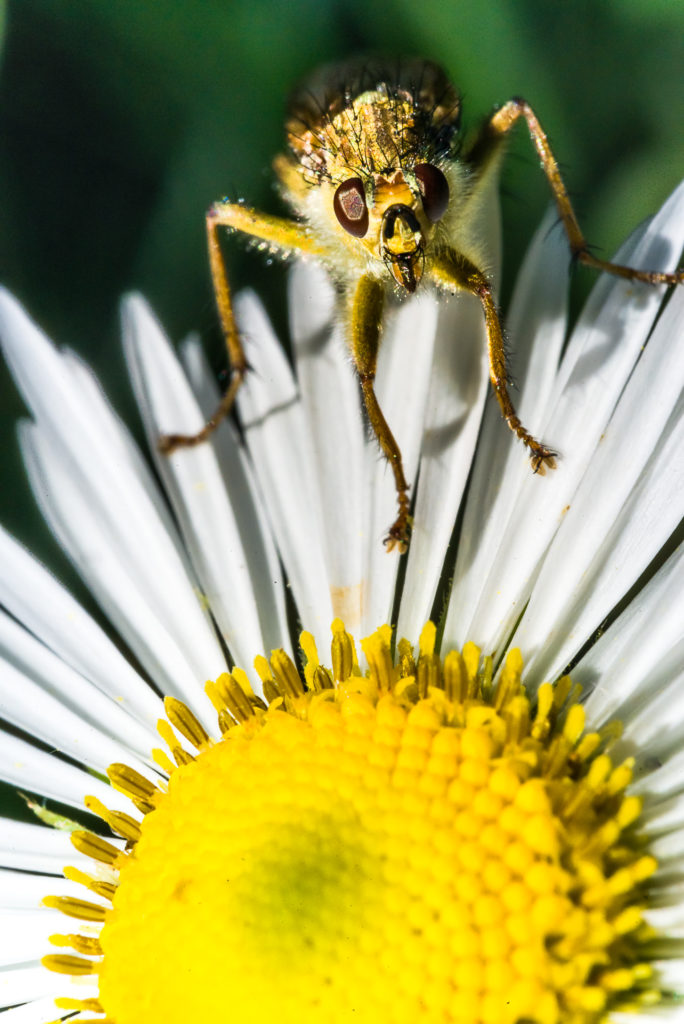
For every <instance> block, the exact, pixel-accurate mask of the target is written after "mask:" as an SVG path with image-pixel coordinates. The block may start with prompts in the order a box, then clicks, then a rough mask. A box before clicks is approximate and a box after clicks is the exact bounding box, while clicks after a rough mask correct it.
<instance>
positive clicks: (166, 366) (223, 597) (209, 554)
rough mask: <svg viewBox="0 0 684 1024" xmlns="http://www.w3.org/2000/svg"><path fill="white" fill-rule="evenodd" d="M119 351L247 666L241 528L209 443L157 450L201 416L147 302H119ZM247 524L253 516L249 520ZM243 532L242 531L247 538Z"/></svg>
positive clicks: (248, 627)
mask: <svg viewBox="0 0 684 1024" xmlns="http://www.w3.org/2000/svg"><path fill="white" fill-rule="evenodd" d="M122 319H123V328H124V331H123V333H124V350H125V354H126V358H127V362H128V365H129V368H130V372H131V378H132V381H133V385H134V388H135V391H136V394H137V398H138V404H139V406H140V409H141V412H142V415H143V421H144V424H145V428H146V431H147V439H148V443H149V445H150V449H151V451H152V452H153V453H154V457H155V464H156V466H157V471H158V472H159V474H160V476H161V478H162V480H163V481H164V485H165V488H166V491H167V493H168V495H169V497H170V499H171V501H172V504H173V507H174V509H175V512H176V516H177V518H178V521H179V523H180V527H181V531H182V533H183V536H184V538H185V542H186V545H187V547H188V550H189V552H190V556H191V558H192V561H193V565H194V567H195V571H196V572H197V575H198V577H199V579H200V581H201V583H202V586H203V589H204V592H205V594H206V596H207V599H208V601H209V605H210V607H211V610H212V614H213V615H214V617H215V618H216V620H217V622H218V623H219V626H220V628H221V631H222V633H223V636H224V639H225V640H226V642H227V644H228V647H229V648H230V651H231V654H232V656H233V658H234V659H235V660H236V661H237V663H238V664H241V665H246V666H249V667H251V665H252V662H253V660H254V657H255V656H256V655H257V654H258V653H261V652H262V651H263V646H264V644H263V637H262V635H261V629H260V626H259V619H258V615H257V608H256V599H255V596H254V589H253V587H252V583H251V578H250V574H249V567H248V563H247V559H246V556H245V552H244V549H243V542H242V538H241V536H240V530H239V528H238V524H237V521H236V518H235V514H234V511H233V507H232V504H231V501H230V492H229V493H226V489H225V487H224V484H223V478H222V476H221V472H220V469H219V465H218V460H217V457H216V452H215V451H214V448H213V446H212V444H200V445H197V446H196V447H194V448H185V449H180V450H178V451H176V452H174V454H173V455H171V456H170V457H167V456H163V455H160V454H159V453H158V452H157V450H156V442H157V439H158V438H159V436H160V434H163V433H186V434H194V433H196V432H197V431H198V430H200V429H201V428H202V427H203V426H204V422H205V419H204V415H203V413H202V412H201V411H200V409H199V406H198V404H197V401H196V399H195V397H194V395H193V394H192V391H191V390H190V387H189V385H188V382H187V379H186V377H185V374H184V373H183V371H182V369H181V367H180V365H179V363H178V360H177V359H176V356H175V355H174V353H173V352H172V351H171V348H170V345H169V343H168V341H167V340H166V338H165V337H164V335H163V334H162V331H161V329H160V327H159V324H158V323H157V321H156V320H155V318H154V316H153V315H152V313H151V311H150V309H149V307H148V306H147V303H145V302H144V301H143V299H142V298H140V297H139V296H130V297H129V298H128V300H127V301H126V302H125V303H124V304H123V306H122ZM249 526H250V528H251V531H253V530H254V528H255V520H254V519H252V522H251V524H249ZM248 538H249V534H247V539H248Z"/></svg>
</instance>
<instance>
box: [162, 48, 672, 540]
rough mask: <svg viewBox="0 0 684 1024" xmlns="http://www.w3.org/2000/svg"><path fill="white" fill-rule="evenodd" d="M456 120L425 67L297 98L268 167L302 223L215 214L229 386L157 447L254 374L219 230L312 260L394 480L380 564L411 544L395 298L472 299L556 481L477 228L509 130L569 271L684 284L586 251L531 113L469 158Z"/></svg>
mask: <svg viewBox="0 0 684 1024" xmlns="http://www.w3.org/2000/svg"><path fill="white" fill-rule="evenodd" d="M460 117H461V103H460V98H459V95H458V93H457V91H456V90H455V88H454V86H453V85H452V84H451V83H450V82H449V80H448V78H447V77H446V75H445V73H444V72H443V71H442V70H441V68H439V67H437V66H436V65H435V64H432V63H430V62H429V61H420V60H406V61H403V62H400V63H399V65H398V66H397V65H396V63H395V64H394V66H393V67H392V65H391V64H387V65H384V64H383V63H382V62H373V61H371V62H365V63H360V62H357V63H346V64H340V65H336V66H332V67H327V68H323V69H321V70H320V71H318V72H317V73H316V74H314V75H313V77H312V78H311V79H309V80H308V81H307V82H305V83H304V85H303V86H302V87H301V88H300V89H299V90H298V91H297V92H296V93H295V95H294V97H293V100H292V104H291V108H290V114H289V118H288V120H287V124H286V132H287V143H288V152H287V154H284V155H280V156H278V157H277V158H276V160H275V165H274V166H275V171H276V174H277V176H278V178H279V180H280V185H281V190H282V193H283V196H284V198H285V199H286V201H287V202H288V204H289V205H290V206H291V207H292V209H293V210H294V212H295V214H296V218H297V219H296V220H288V219H285V218H281V217H274V216H271V215H270V214H263V213H259V212H258V211H256V210H253V209H250V208H249V207H246V206H244V205H243V204H241V203H232V202H228V201H227V200H224V201H223V202H219V203H216V204H215V205H214V206H212V207H211V209H210V210H209V212H208V214H207V236H208V243H209V258H210V264H211V273H212V277H213V283H214V289H215V292H216V301H217V305H218V311H219V315H220V319H221V324H222V327H223V332H224V335H225V339H226V344H227V347H228V354H229V358H230V365H231V379H230V384H229V387H228V389H227V391H226V393H225V395H224V396H223V399H222V401H221V404H220V405H219V407H218V409H217V410H216V412H215V414H214V416H213V417H212V419H211V420H209V422H208V423H207V424H206V425H205V427H204V428H203V429H202V430H201V431H200V432H199V433H198V434H196V435H183V434H171V435H167V436H164V437H162V438H161V439H160V448H161V450H162V451H165V452H172V451H174V450H175V449H177V448H179V447H184V446H190V445H195V444H199V443H201V442H202V441H204V440H206V438H207V437H208V436H209V435H210V434H211V433H212V431H213V430H214V429H215V428H216V426H217V425H218V424H219V423H220V421H221V420H222V419H223V418H224V416H225V415H226V414H227V412H228V411H229V410H230V408H231V406H232V404H233V402H234V400H235V396H236V394H237V391H238V389H239V387H240V384H241V383H242V381H243V380H244V378H245V374H246V373H247V370H248V367H247V362H246V359H245V354H244V351H243V347H242V344H241V341H240V337H239V334H238V331H237V328H236V325H235V320H234V317H233V310H232V305H231V297H230V288H229V285H228V279H227V276H226V270H225V265H224V262H223V258H222V255H221V250H220V247H219V240H218V228H219V227H227V228H229V229H232V230H233V231H240V232H242V233H243V234H245V235H248V236H250V237H252V238H254V239H259V240H260V241H261V242H262V243H265V244H266V245H267V247H268V249H269V250H270V251H271V252H273V253H274V254H279V255H282V256H288V255H290V254H292V253H299V254H302V255H304V256H308V257H312V258H315V259H317V260H319V261H320V262H321V263H322V264H323V265H324V266H325V267H326V268H327V270H328V272H329V273H330V275H331V276H332V278H333V279H334V280H335V282H336V283H337V286H338V289H339V292H340V303H341V307H342V310H343V313H344V316H345V319H346V324H347V344H348V345H349V349H350V352H351V356H352V359H353V362H354V365H355V367H356V371H357V373H358V377H359V382H360V386H361V392H362V396H363V401H364V404H365V408H366V412H367V414H368V419H369V422H370V425H371V428H372V430H373V432H374V434H375V437H376V438H377V440H378V443H379V445H380V447H381V449H382V451H383V453H384V455H385V457H386V458H387V460H388V462H389V464H390V466H391V468H392V472H393V474H394V482H395V486H396V493H397V504H398V514H397V517H396V519H395V521H394V522H393V523H392V525H391V527H390V528H389V531H388V534H387V537H386V538H385V544H386V547H387V549H388V550H392V549H393V548H397V549H398V550H399V551H400V552H404V551H406V549H407V546H408V541H409V532H410V502H409V485H408V483H407V481H406V477H405V475H404V469H403V465H402V457H401V451H400V449H399V446H398V445H397V442H396V441H395V439H394V435H393V434H392V430H391V427H390V425H389V424H388V423H387V421H386V420H385V417H384V415H383V413H382V410H381V408H380V406H379V404H378V400H377V398H376V395H375V390H374V381H375V369H376V363H377V356H378V349H379V347H380V343H381V338H382V318H383V308H384V306H385V303H386V301H387V298H388V295H389V293H391V292H392V291H394V292H395V293H398V294H399V295H410V294H412V293H413V292H415V291H416V289H417V288H419V287H425V286H431V287H433V288H436V289H438V290H441V291H443V292H446V293H452V292H460V291H465V292H470V293H471V294H473V295H475V296H476V297H477V298H478V299H479V301H480V303H481V305H482V311H483V314H484V319H485V327H486V335H487V351H488V356H489V374H490V379H491V383H492V387H493V389H494V393H495V395H496V397H497V400H498V402H499V406H500V408H501V412H502V415H503V417H504V419H505V420H506V423H507V424H508V426H509V427H510V429H511V430H512V431H513V432H514V434H516V436H517V437H518V438H519V439H520V440H521V441H522V443H523V444H524V445H526V446H527V448H528V449H529V452H530V458H531V463H532V468H533V470H534V472H535V473H544V471H545V469H546V468H547V467H548V468H551V469H553V468H554V467H555V457H556V453H555V452H554V451H552V450H551V449H550V448H548V447H547V446H546V445H545V444H543V443H542V442H541V441H539V440H537V439H536V438H535V437H533V436H532V434H531V433H530V432H529V431H528V430H527V429H526V427H524V426H523V424H522V423H521V422H520V420H519V418H518V416H517V415H516V411H515V408H514V406H513V403H512V401H511V398H510V395H509V392H508V385H507V372H506V361H505V353H504V344H503V332H502V327H501V320H500V318H499V314H498V312H497V308H496V304H495V301H494V298H493V295H492V285H491V282H490V280H489V278H488V275H487V273H486V270H485V268H486V267H487V265H488V262H487V258H486V254H485V255H484V256H483V254H482V240H481V239H480V238H478V237H476V229H475V228H474V219H475V216H476V214H477V211H478V205H479V203H480V201H481V198H482V195H483V192H484V190H485V189H486V187H487V186H488V184H489V183H490V182H491V181H492V177H493V176H494V177H495V176H496V175H497V174H498V171H499V166H500V163H501V159H502V156H503V152H504V143H505V141H506V138H507V136H508V133H509V132H510V131H511V129H512V128H513V126H514V125H515V123H516V122H517V121H518V120H519V119H520V118H522V119H523V120H524V121H525V123H526V124H527V129H528V131H529V133H530V136H531V138H532V141H533V143H534V145H535V148H536V150H537V154H538V156H539V159H540V162H541V166H542V169H543V171H544V173H545V175H546V177H547V179H548V182H549V185H550V186H551V191H552V193H553V197H554V200H555V202H556V206H557V208H558V213H559V215H560V219H561V221H562V224H563V226H564V228H565V232H566V234H567V237H568V242H569V244H570V248H571V250H572V253H573V256H574V257H575V258H576V259H577V260H579V261H580V262H581V263H585V264H587V265H588V266H591V267H594V268H596V269H597V270H603V271H608V272H609V273H611V274H617V275H619V276H621V277H625V278H628V279H631V280H637V281H645V282H648V283H650V284H668V285H670V284H678V283H681V282H682V281H683V280H684V274H682V273H681V272H680V273H676V274H667V273H661V272H656V271H654V272H650V271H642V270H635V269H633V268H631V267H625V266H619V265H617V264H614V263H609V262H607V261H605V260H601V259H598V258H596V257H595V256H594V255H592V254H591V253H590V252H589V251H588V248H587V245H586V242H585V239H584V236H583V235H582V232H581V230H580V228H579V224H578V223H577V218H576V217H575V213H574V211H573V209H572V206H571V204H570V200H569V198H568V193H567V191H566V188H565V185H564V184H563V181H562V179H561V176H560V172H559V169H558V164H557V162H556V159H555V157H554V155H553V153H552V151H551V148H550V146H549V142H548V139H547V137H546V135H545V133H544V130H543V129H542V127H541V125H540V123H539V121H538V120H537V117H536V115H535V113H534V111H533V110H532V109H531V107H530V106H529V105H528V104H527V103H526V102H525V100H523V99H519V98H515V99H511V100H509V101H508V103H505V104H504V105H503V106H502V107H500V108H499V109H498V110H496V111H495V112H494V114H492V116H491V117H490V118H489V119H488V120H487V121H485V123H484V124H483V125H482V127H481V129H480V132H479V134H478V135H477V136H476V138H475V140H474V142H473V143H472V144H471V145H470V146H469V147H468V148H466V149H463V150H461V149H460V137H459V127H460ZM455 342H456V339H455Z"/></svg>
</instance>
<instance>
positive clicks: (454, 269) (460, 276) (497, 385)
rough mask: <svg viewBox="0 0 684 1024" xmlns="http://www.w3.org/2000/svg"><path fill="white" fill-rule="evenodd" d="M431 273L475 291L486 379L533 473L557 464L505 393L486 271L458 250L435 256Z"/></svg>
mask: <svg viewBox="0 0 684 1024" xmlns="http://www.w3.org/2000/svg"><path fill="white" fill-rule="evenodd" d="M430 276H431V278H432V280H433V281H434V282H435V284H437V285H439V287H441V288H444V289H445V290H447V291H467V292H470V293H471V295H476V296H477V298H478V299H479V300H480V303H481V304H482V311H483V313H484V318H485V330H486V332H487V355H488V357H489V379H490V381H491V382H492V387H493V388H494V394H495V395H496V398H497V401H498V403H499V407H500V409H501V413H502V415H503V417H504V419H505V420H506V423H507V424H508V426H509V427H510V428H511V430H512V431H513V433H514V434H515V435H516V437H518V438H519V439H520V440H521V441H522V443H523V444H524V445H525V446H526V447H527V448H528V449H529V451H530V461H531V463H532V469H533V470H534V472H535V473H539V474H540V475H542V476H543V475H544V473H545V472H546V469H547V468H548V469H555V468H556V454H557V453H556V452H554V451H552V449H551V448H547V447H546V445H545V444H542V443H541V441H537V440H536V438H534V437H533V436H532V434H530V433H529V431H528V430H526V429H525V427H524V426H523V425H522V423H521V422H520V420H519V419H518V415H517V413H516V411H515V407H514V405H513V402H512V401H511V396H510V395H509V393H508V383H507V373H506V355H505V352H504V340H503V331H502V329H501V320H500V319H499V314H498V312H497V309H496V304H495V302H494V298H493V296H492V287H491V284H490V283H489V281H488V280H487V277H486V275H485V274H483V273H482V271H481V270H479V269H478V268H477V267H476V266H475V264H474V263H471V262H470V260H468V259H466V258H465V257H464V256H461V255H459V254H458V253H450V254H448V255H446V256H441V257H440V258H438V259H436V260H435V261H434V263H433V265H432V268H431V271H430Z"/></svg>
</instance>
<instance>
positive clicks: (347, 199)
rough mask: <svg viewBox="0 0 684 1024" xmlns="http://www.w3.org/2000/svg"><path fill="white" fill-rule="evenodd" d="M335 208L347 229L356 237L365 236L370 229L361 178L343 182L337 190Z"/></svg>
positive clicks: (339, 219) (338, 217) (334, 201)
mask: <svg viewBox="0 0 684 1024" xmlns="http://www.w3.org/2000/svg"><path fill="white" fill-rule="evenodd" d="M333 209H334V211H335V216H336V217H337V219H338V221H339V222H340V224H341V225H342V227H343V228H344V230H345V231H348V232H349V234H350V235H353V236H354V238H363V236H364V235H365V234H366V232H367V231H368V207H367V206H366V194H365V192H364V191H363V182H362V181H361V178H349V180H348V181H343V182H342V184H341V185H340V186H339V187H338V189H337V191H336V192H335V198H334V199H333Z"/></svg>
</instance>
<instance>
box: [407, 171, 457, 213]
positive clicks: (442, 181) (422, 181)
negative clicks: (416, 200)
mask: <svg viewBox="0 0 684 1024" xmlns="http://www.w3.org/2000/svg"><path fill="white" fill-rule="evenodd" d="M413 173H414V174H415V176H416V181H417V182H418V188H419V189H420V195H421V198H422V200H423V209H424V210H425V216H426V217H427V219H428V220H431V221H432V223H433V224H434V223H435V221H438V220H441V218H442V217H443V216H444V214H445V213H446V209H447V206H448V205H449V183H448V182H447V180H446V178H445V177H444V175H443V174H442V172H441V171H440V169H439V167H434V166H433V165H432V164H416V166H415V167H414V168H413Z"/></svg>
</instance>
